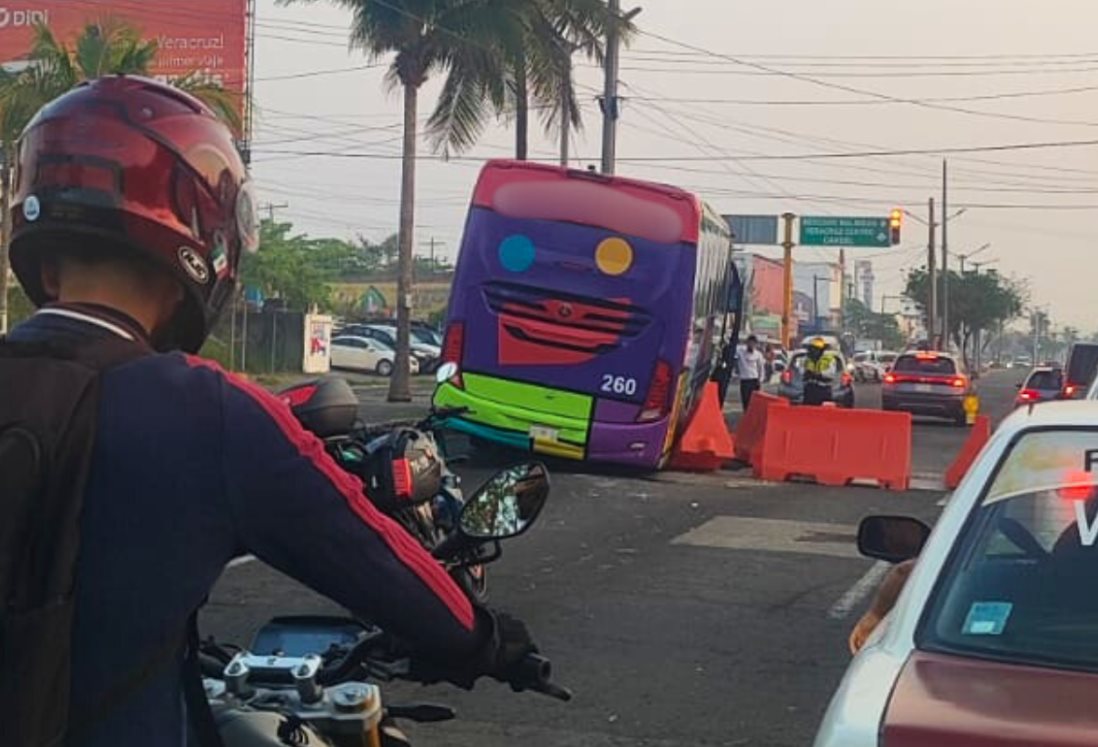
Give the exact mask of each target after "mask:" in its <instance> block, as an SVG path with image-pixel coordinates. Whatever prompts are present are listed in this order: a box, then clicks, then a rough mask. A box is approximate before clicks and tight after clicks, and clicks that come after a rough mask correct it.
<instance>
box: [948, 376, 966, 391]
mask: <svg viewBox="0 0 1098 747" xmlns="http://www.w3.org/2000/svg"><path fill="white" fill-rule="evenodd" d="M949 384H950V386H952V387H953V388H954V389H964V388H965V387H966V386H968V380H967V379H966V378H965V377H964V376H958V377H957V378H956V379H954V380H953V381H951V382H949Z"/></svg>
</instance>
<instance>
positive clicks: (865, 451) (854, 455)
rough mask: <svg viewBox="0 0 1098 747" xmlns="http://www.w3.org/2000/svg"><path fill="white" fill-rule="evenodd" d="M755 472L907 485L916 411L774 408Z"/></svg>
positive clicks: (830, 482) (771, 476)
mask: <svg viewBox="0 0 1098 747" xmlns="http://www.w3.org/2000/svg"><path fill="white" fill-rule="evenodd" d="M755 474H756V475H757V476H758V477H761V478H762V479H764V480H773V481H782V480H788V479H790V478H794V477H805V478H811V479H814V480H815V481H816V482H818V483H820V484H822V485H846V484H848V483H850V482H852V481H854V480H876V481H877V484H878V485H880V486H881V487H885V488H889V489H891V490H907V488H908V486H909V484H910V482H911V414H910V413H906V412H881V411H880V410H843V409H839V408H833V407H775V408H772V409H771V410H770V414H769V418H768V422H767V424H766V432H765V435H764V437H763V447H762V454H761V459H760V461H759V463H758V464H756V465H755Z"/></svg>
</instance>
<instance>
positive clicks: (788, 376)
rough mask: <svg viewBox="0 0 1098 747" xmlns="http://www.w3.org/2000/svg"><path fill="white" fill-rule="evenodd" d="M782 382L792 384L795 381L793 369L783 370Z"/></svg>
mask: <svg viewBox="0 0 1098 747" xmlns="http://www.w3.org/2000/svg"><path fill="white" fill-rule="evenodd" d="M782 383H783V384H792V383H793V372H792V371H789V370H785V371H782Z"/></svg>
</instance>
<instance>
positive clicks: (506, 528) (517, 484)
mask: <svg viewBox="0 0 1098 747" xmlns="http://www.w3.org/2000/svg"><path fill="white" fill-rule="evenodd" d="M548 498H549V472H548V470H546V469H545V465H544V464H541V463H539V462H527V463H525V464H518V465H515V466H514V467H509V468H507V469H505V470H502V471H500V472H499V473H497V474H496V476H495V477H493V478H492V479H490V480H489V481H488V482H486V483H484V485H482V486H481V487H480V489H478V490H477V491H476V492H475V493H474V494H473V495H472V497H471V498H469V500H468V501H467V502H466V504H465V506H464V507H463V508H462V511H461V519H460V521H459V522H458V526H459V528H460V529H461V533H462V534H463V535H465V536H466V537H468V538H470V539H474V540H501V539H508V538H510V537H517V536H518V535H520V534H522V533H523V532H525V531H526V530H527V529H529V528H530V525H531V524H533V523H534V520H535V519H537V517H538V514H540V513H541V509H542V508H544V506H545V501H546V500H547V499H548Z"/></svg>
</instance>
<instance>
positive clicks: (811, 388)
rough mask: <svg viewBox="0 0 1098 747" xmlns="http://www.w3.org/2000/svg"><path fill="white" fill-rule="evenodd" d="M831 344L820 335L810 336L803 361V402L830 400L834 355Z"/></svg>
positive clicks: (815, 403)
mask: <svg viewBox="0 0 1098 747" xmlns="http://www.w3.org/2000/svg"><path fill="white" fill-rule="evenodd" d="M830 348H831V346H830V345H829V344H828V342H827V340H825V339H824V338H822V337H814V338H812V339H811V340H810V341H809V342H808V345H807V350H808V353H807V358H806V360H805V362H804V404H806V405H822V404H823V403H824V402H830V401H831V399H832V397H831V384H832V379H833V377H834V373H835V371H834V369H835V355H834V354H833V353H832V352H830Z"/></svg>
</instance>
